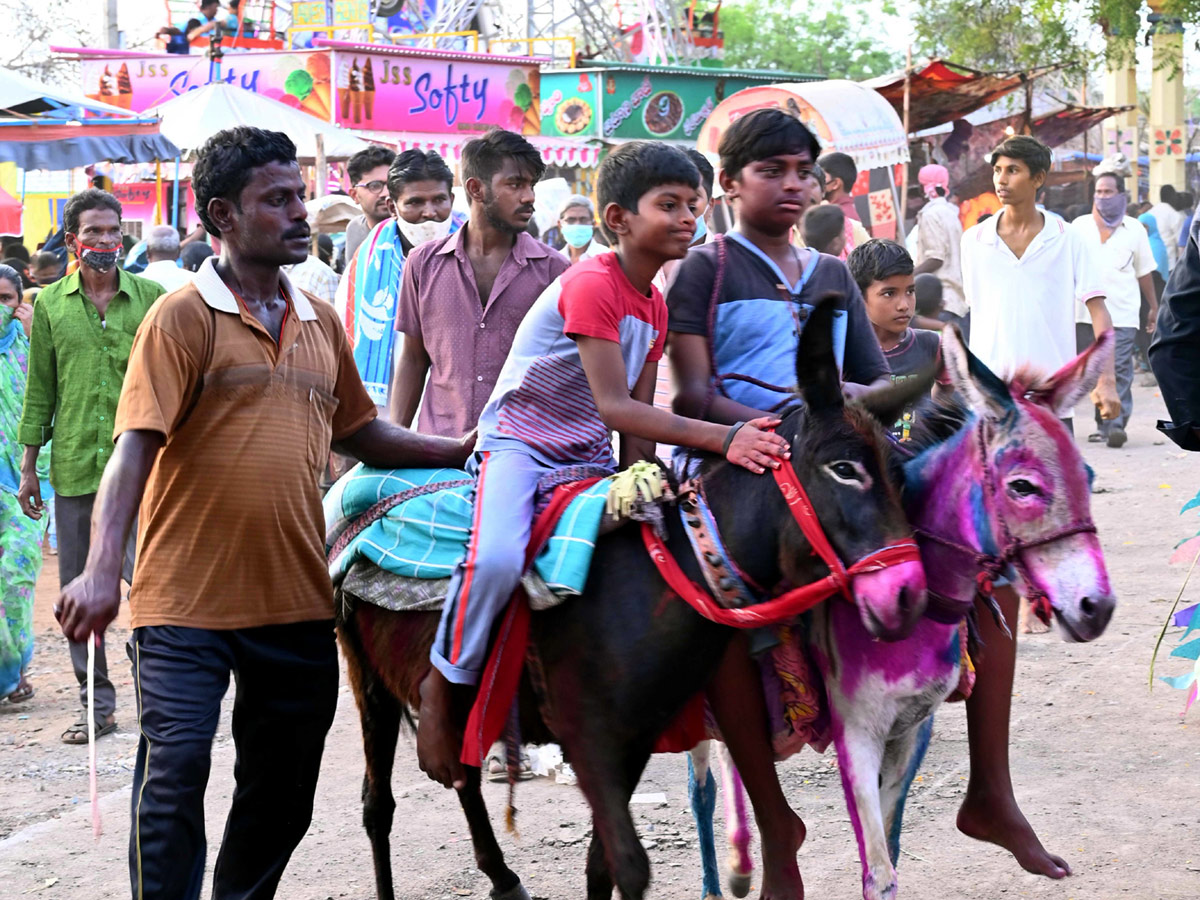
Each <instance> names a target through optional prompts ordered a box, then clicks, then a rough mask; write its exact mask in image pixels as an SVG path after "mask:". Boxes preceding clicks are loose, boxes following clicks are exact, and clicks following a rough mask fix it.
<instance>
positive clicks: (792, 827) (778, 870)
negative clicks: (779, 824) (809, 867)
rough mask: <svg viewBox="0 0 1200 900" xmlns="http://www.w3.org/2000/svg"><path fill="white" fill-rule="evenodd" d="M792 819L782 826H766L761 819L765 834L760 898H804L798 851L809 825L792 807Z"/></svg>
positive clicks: (801, 899)
mask: <svg viewBox="0 0 1200 900" xmlns="http://www.w3.org/2000/svg"><path fill="white" fill-rule="evenodd" d="M789 813H790V819H791V821H790V822H789V823H788V827H786V828H783V829H771V828H764V827H763V826H762V823H761V822H760V823H759V828H758V830H759V834H760V836H761V838H762V861H763V884H762V892H761V893H760V894H759V895H758V896H759V900H804V881H803V879H801V877H800V867H799V866H798V865H797V864H796V854H797V853H799V852H800V847H801V845H802V844H803V843H804V839H805V838H806V837H807V836H808V829H807V828H805V826H804V822H803V821H802V820H801V819H800V817H799V816H798V815H796V814H795V813H794V812H792V811H791V810H789Z"/></svg>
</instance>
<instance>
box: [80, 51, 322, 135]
mask: <svg viewBox="0 0 1200 900" xmlns="http://www.w3.org/2000/svg"><path fill="white" fill-rule="evenodd" d="M329 55H330V54H329V51H328V50H307V51H292V52H286V53H283V52H281V53H275V52H264V53H257V52H256V53H227V54H225V57H224V59H223V60H222V61H221V65H220V69H219V70H218V69H217V68H216V67H215V66H214V65H213V63H212V62H211V61H210V60H209V59H207V58H206V57H204V56H199V55H195V56H181V55H172V54H168V55H162V56H130V57H127V58H126V57H119V56H103V57H98V58H93V59H84V60H83V61H82V62H81V63H80V76H81V79H82V82H83V92H84V94H86V95H87V96H89V97H91V98H92V99H94V100H101V101H103V102H105V103H110V104H112V105H114V106H120V107H121V108H123V109H129V110H133V111H134V112H141V111H142V110H145V109H149V108H150V107H152V106H158V105H159V104H160V103H165V102H166V101H168V100H170V99H172V98H174V97H177V96H179V95H180V94H182V93H184V92H185V91H191V90H195V89H196V88H201V87H204V85H206V84H210V83H211V82H214V81H218V80H220V81H223V82H225V83H226V84H232V85H234V86H235V87H240V88H242V89H243V90H247V91H255V92H256V93H259V94H262V95H263V96H264V97H269V98H271V99H272V100H279V101H281V102H282V103H286V104H287V105H288V106H292V107H295V108H296V109H300V110H303V111H304V112H307V113H309V114H311V115H313V116H316V117H317V118H319V119H322V120H323V121H326V122H329V121H332V119H331V114H332V104H331V101H330V78H329Z"/></svg>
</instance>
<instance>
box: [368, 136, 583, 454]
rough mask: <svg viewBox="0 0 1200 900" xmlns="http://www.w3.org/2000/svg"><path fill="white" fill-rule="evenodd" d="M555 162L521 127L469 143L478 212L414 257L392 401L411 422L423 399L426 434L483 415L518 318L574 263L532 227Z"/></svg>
mask: <svg viewBox="0 0 1200 900" xmlns="http://www.w3.org/2000/svg"><path fill="white" fill-rule="evenodd" d="M545 170H546V164H545V163H544V162H543V161H542V156H541V154H540V153H539V152H538V150H537V148H535V147H534V146H533V145H532V144H530V143H529V142H528V141H527V140H525V138H523V137H521V135H519V134H514V133H513V132H511V131H502V130H500V129H494V130H492V131H489V132H488V133H487V134H485V135H483V137H478V138H475V139H474V140H472V141H468V142H467V143H466V145H465V146H464V147H463V151H462V183H463V190H465V191H466V194H467V197H468V199H469V200H470V202H471V213H470V218H469V219H468V221H467V223H466V224H465V225H464V226H463V227H462V228H461V229H459V230H458V231H457V232H456V233H454V234H451V235H449V236H447V237H444V238H442V239H441V240H434V241H429V242H428V243H425V244H422V245H421V246H419V247H417V248H416V250H414V251H413V252H412V255H411V256H409V257H408V259H407V260H406V261H405V263H404V271H403V274H402V276H401V280H400V298H399V309H398V312H397V315H396V330H397V331H399V332H400V333H402V334H403V335H404V342H403V346H402V348H401V350H400V359H399V362H398V364H397V366H396V375H395V379H394V381H393V382H392V394H391V401H390V403H389V414H390V418H391V420H392V421H393V422H395V423H396V424H397V425H403V426H405V427H408V426H409V425H410V423H411V422H412V420H413V418H414V416H416V412H417V406H418V404H420V407H421V416H420V418H419V420H418V421H417V429H418V430H419V431H421V432H424V433H426V434H436V435H441V436H442V437H461V436H463V435H464V434H466V433H467V432H469V431H470V430H471V429H473V428H474V427H475V423H476V422H478V421H479V414H480V413H481V412H483V407H484V406H485V405H486V404H487V401H488V397H490V396H491V393H492V388H494V387H495V386H496V379H498V378H499V377H500V368H501V366H503V365H504V360H505V358H506V357H507V356H508V351H509V348H510V347H511V346H512V342H513V336H514V335H515V334H516V332H517V326H518V325H520V324H521V320H522V319H523V318H524V317H525V313H527V312H528V311H529V307H531V306H532V305H533V301H534V300H536V299H537V298H538V296H539V295H540V294H541V293H542V291H544V290H545V289H546V288H547V287H548V286H549V285H550V283H551V282H552V281H554V279H555V278H557V277H558V276H559V275H561V274H562V272H563V270H564V269H566V268H567V266H568V265H569V263H568V262H567V260H566V259H565V258H564V257H563V256H562V255H561V254H559V253H558V252H556V251H554V250H551V249H550V248H549V247H547V246H546V245H545V244H543V243H541V242H539V241H537V240H535V239H534V238H532V237H530V236H529V234H527V233H526V231H525V228H526V227H527V226H528V225H529V220H530V219H531V218H532V217H533V202H534V195H533V186H534V185H535V184H536V183H537V181H538V179H540V178H541V177H542V173H543V172H545ZM427 376H428V385H426V377H427Z"/></svg>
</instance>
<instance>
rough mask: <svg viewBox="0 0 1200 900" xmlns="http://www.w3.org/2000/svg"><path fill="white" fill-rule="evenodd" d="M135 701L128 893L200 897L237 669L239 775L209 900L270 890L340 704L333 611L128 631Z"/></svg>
mask: <svg viewBox="0 0 1200 900" xmlns="http://www.w3.org/2000/svg"><path fill="white" fill-rule="evenodd" d="M128 650H129V657H130V660H131V661H132V662H133V680H134V689H135V690H136V692H137V707H138V729H139V739H138V753H137V769H136V770H135V772H134V778H133V801H132V805H133V816H132V822H131V825H130V834H129V877H130V882H131V886H132V892H133V900H196V898H198V897H199V896H200V890H201V886H202V882H203V879H204V858H205V853H206V850H207V842H206V840H205V835H204V790H205V788H206V786H207V785H208V774H209V769H210V767H211V764H212V741H213V736H214V734H215V733H216V729H217V720H218V718H219V716H220V710H221V699H222V697H224V696H225V693H226V690H227V689H228V687H229V673H230V672H233V674H234V677H235V679H236V684H237V688H236V689H237V693H236V697H235V700H234V706H233V740H234V746H235V747H236V749H237V762H236V763H235V765H234V778H235V781H236V786H235V789H234V793H233V804H232V806H231V808H230V810H229V818H228V820H227V822H226V825H225V836H224V838H223V839H222V842H221V851H220V853H219V854H218V855H217V865H216V871H215V873H214V876H213V893H212V896H213V900H266V898H271V897H274V896H275V889H276V887H278V885H279V879H280V877H281V876H282V875H283V870H284V867H285V866H286V865H287V862H288V859H289V858H290V857H291V855H292V851H293V850H294V849H295V848H296V845H297V844H299V843H300V839H301V838H302V837H303V836H304V833H305V832H306V831H307V830H308V826H309V823H310V821H311V820H312V806H313V794H314V792H315V791H316V787H317V774H318V772H319V771H320V767H321V754H322V753H323V751H324V749H325V735H326V733H327V732H328V731H329V726H330V725H331V724H332V723H333V715H334V711H335V709H336V707H337V689H338V661H337V647H336V644H335V643H334V634H333V622H332V621H322V622H302V623H299V624H295V625H269V626H264V627H261V628H245V629H240V630H233V631H210V630H205V629H199V628H181V627H176V626H165V625H163V626H148V627H144V628H138V629H135V630H134V632H133V634H132V635H131V636H130V638H129V644H128Z"/></svg>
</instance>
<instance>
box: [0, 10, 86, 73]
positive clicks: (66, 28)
mask: <svg viewBox="0 0 1200 900" xmlns="http://www.w3.org/2000/svg"><path fill="white" fill-rule="evenodd" d="M99 5H100V4H99V3H92V4H89V11H88V14H84V13H83V12H81V10H80V8H79V4H78V3H76V2H73V0H4V2H3V7H4V14H5V15H4V18H5V22H6V24H5V27H4V38H5V39H4V40H3V41H0V69H4V70H6V71H10V72H20V73H21V74H22V75H27V76H29V77H30V78H33V79H35V80H37V81H43V82H46V83H49V84H56V85H59V86H62V87H67V86H70V87H74V86H75V84H74V82H75V81H76V71H77V64H76V63H74V62H71V61H68V60H65V59H62V58H61V57H55V56H53V55H52V54H51V52H50V45H51V44H58V45H65V46H72V47H99V46H102V44H101V43H100V41H99V32H100V25H99V19H100V18H101V17H100V16H99V12H100V10H99V9H98V7H99ZM93 6H94V7H97V8H96V9H91V8H90V7H93Z"/></svg>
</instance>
